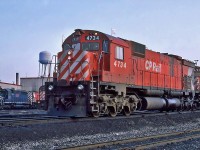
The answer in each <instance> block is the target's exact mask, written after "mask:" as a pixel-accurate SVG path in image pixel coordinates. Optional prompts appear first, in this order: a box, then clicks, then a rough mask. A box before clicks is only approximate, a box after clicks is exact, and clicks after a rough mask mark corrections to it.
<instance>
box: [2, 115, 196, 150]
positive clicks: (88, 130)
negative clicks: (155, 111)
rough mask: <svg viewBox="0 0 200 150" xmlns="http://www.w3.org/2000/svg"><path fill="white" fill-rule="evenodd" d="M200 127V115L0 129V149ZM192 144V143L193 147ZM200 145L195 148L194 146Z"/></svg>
mask: <svg viewBox="0 0 200 150" xmlns="http://www.w3.org/2000/svg"><path fill="white" fill-rule="evenodd" d="M195 128H200V112H190V113H187V114H176V115H175V114H173V115H164V116H148V117H142V118H139V117H136V118H132V117H131V118H129V119H127V118H121V119H107V120H104V119H101V120H95V119H94V120H93V121H81V122H79V121H74V122H70V123H66V122H63V123H46V124H34V125H26V126H25V125H24V126H23V125H20V126H10V127H3V126H1V127H0V143H1V146H0V149H5V150H28V149H33V150H36V149H37V150H38V149H44V150H45V149H46V150H50V149H52V150H53V149H60V148H66V147H71V146H78V145H83V144H90V143H97V142H105V141H110V140H119V139H127V138H131V137H143V136H150V135H156V134H162V133H169V132H178V131H185V130H189V129H195ZM188 143H189V142H188ZM194 143H195V141H194V142H193V143H192V144H193V145H194ZM198 146H200V145H197V147H198Z"/></svg>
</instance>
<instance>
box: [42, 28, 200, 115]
mask: <svg viewBox="0 0 200 150" xmlns="http://www.w3.org/2000/svg"><path fill="white" fill-rule="evenodd" d="M44 61H45V60H44ZM55 63H56V67H55V70H54V73H53V78H54V80H53V82H46V83H45V93H46V97H45V99H46V101H47V104H48V105H47V109H48V112H49V114H52V115H65V116H76V117H85V116H93V117H98V116H100V115H110V116H112V117H114V116H116V115H117V114H120V113H121V114H124V115H126V116H128V115H130V114H132V113H133V112H134V111H135V110H159V111H175V110H177V111H184V110H191V109H197V108H199V106H200V98H199V90H197V88H196V91H195V86H194V82H195V76H194V73H195V63H194V62H192V61H189V60H186V59H183V58H182V57H181V56H177V55H172V54H167V53H160V52H155V51H152V50H149V49H147V48H146V46H145V45H144V44H141V43H138V42H134V41H131V40H126V39H122V38H118V37H113V36H111V35H108V34H105V33H102V32H99V31H95V30H81V29H76V30H75V32H74V33H72V34H71V35H70V36H69V37H67V38H66V39H65V41H64V42H63V44H62V51H60V52H59V53H58V55H57V61H56V62H55Z"/></svg>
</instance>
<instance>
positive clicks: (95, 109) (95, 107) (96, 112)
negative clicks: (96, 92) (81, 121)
mask: <svg viewBox="0 0 200 150" xmlns="http://www.w3.org/2000/svg"><path fill="white" fill-rule="evenodd" d="M91 114H92V117H95V118H97V117H99V115H100V113H99V106H98V105H93V106H92V112H91Z"/></svg>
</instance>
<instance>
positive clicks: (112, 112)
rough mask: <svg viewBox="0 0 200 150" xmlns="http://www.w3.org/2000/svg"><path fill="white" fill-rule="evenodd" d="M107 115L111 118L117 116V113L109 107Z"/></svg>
mask: <svg viewBox="0 0 200 150" xmlns="http://www.w3.org/2000/svg"><path fill="white" fill-rule="evenodd" d="M108 114H109V116H111V117H115V116H117V111H116V109H115V108H114V107H113V106H111V107H108Z"/></svg>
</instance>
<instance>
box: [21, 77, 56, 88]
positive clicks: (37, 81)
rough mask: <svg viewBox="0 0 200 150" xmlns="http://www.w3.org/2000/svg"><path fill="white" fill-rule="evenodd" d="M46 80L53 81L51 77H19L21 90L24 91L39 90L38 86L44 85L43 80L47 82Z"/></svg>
mask: <svg viewBox="0 0 200 150" xmlns="http://www.w3.org/2000/svg"><path fill="white" fill-rule="evenodd" d="M47 81H53V78H48V77H25V78H20V83H21V85H22V90H25V91H39V88H40V87H41V86H42V85H45V82H47Z"/></svg>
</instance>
